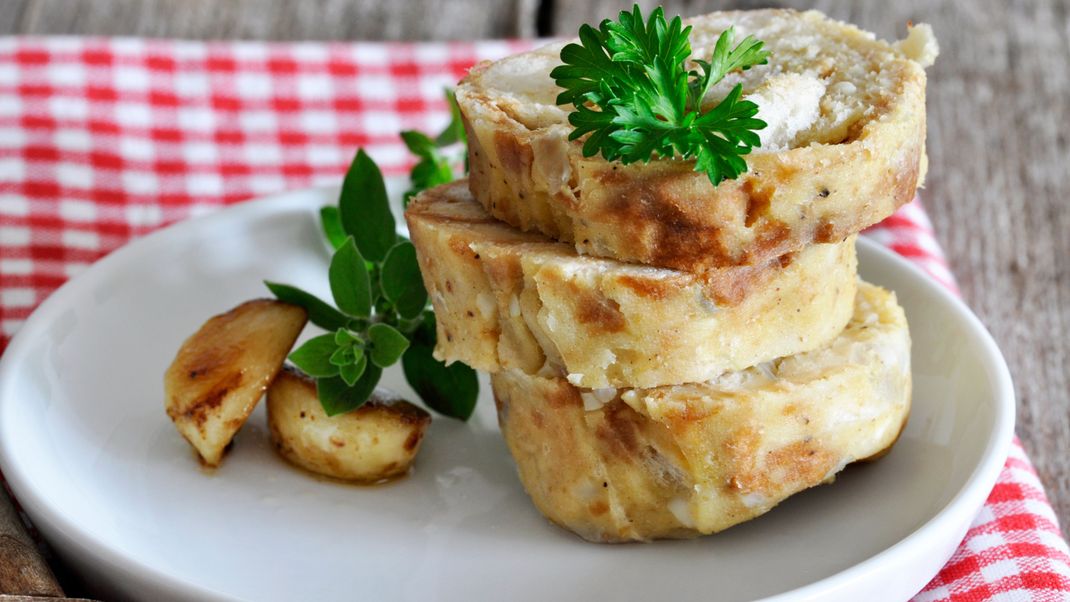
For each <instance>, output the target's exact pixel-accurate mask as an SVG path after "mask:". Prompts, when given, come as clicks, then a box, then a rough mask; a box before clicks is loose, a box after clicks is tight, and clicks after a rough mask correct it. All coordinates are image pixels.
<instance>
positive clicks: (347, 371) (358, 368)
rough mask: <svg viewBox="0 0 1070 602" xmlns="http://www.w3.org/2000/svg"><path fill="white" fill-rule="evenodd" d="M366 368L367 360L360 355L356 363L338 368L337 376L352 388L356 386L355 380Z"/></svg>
mask: <svg viewBox="0 0 1070 602" xmlns="http://www.w3.org/2000/svg"><path fill="white" fill-rule="evenodd" d="M367 367H368V358H367V356H365V355H364V354H363V353H362V354H361V355H360V358H359V359H358V360H357V361H356V362H354V363H352V364H346V365H344V366H340V367H339V368H338V375H339V376H341V377H342V380H344V381H345V382H346V384H347V385H349V386H350V387H352V386H353V385H355V384H357V379H358V378H360V376H361V375H362V374H364V369H365V368H367Z"/></svg>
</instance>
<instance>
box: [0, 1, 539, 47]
mask: <svg viewBox="0 0 1070 602" xmlns="http://www.w3.org/2000/svg"><path fill="white" fill-rule="evenodd" d="M537 3H538V0H464V1H456V0H417V1H410V0H365V1H354V0H78V1H73V0H0V35H2V34H4V33H26V34H78V35H133V36H146V37H174V38H189V39H198V40H205V39H254V40H402V39H410V40H444V39H473V38H487V37H524V36H531V35H534V34H535V29H534V27H535V20H536V19H535V17H536V15H535V13H536V9H537Z"/></svg>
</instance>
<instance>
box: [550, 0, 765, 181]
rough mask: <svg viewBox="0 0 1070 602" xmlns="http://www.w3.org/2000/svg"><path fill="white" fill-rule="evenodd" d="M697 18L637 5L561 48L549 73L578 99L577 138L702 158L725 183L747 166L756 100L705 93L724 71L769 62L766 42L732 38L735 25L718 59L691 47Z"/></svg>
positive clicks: (606, 154)
mask: <svg viewBox="0 0 1070 602" xmlns="http://www.w3.org/2000/svg"><path fill="white" fill-rule="evenodd" d="M690 34H691V27H690V26H688V27H684V26H683V22H682V21H681V20H680V18H679V17H674V18H673V19H671V20H666V18H665V14H664V11H663V10H662V9H661V8H657V9H655V10H653V11H652V12H651V13H650V17H649V18H647V19H644V18H643V14H642V11H641V10H640V9H639V6H638V5H635V6H634V7H633V9H632V10H631V11H624V12H621V13H620V15H619V16H618V19H617V21H616V22H614V21H610V20H608V19H607V20H606V21H603V22H602V24H601V25H600V26H599V28H598V29H595V28H593V27H591V26H590V25H584V26H582V27H581V28H580V32H579V43H571V44H567V45H565V46H564V47H563V48H562V49H561V61H562V63H563V64H562V65H559V66H557V67H555V68H554V69H553V70H552V71H551V72H550V77H552V78H553V79H554V80H555V82H556V83H557V85H558V86H560V87H561V88H562V92H561V93H560V94H559V95H558V97H557V103H558V104H560V105H572V107H573V109H572V112H571V113H570V114H569V117H568V121H569V123H570V124H571V125H572V126H573V130H572V132H571V133H570V134H569V139H570V140H577V139H580V138H584V137H586V138H585V140H584V143H583V155H584V156H586V157H591V156H594V155H597V154H601V155H602V157H603V158H605V159H606V160H607V161H620V162H621V163H625V164H628V163H635V162H644V163H645V162H648V161H651V160H654V159H656V158H662V159H672V158H674V157H680V158H683V159H693V160H695V170H696V171H700V172H705V173H706V174H707V176H708V177H709V179H710V181H711V182H712V183H713V184H714V185H717V184H719V183H720V182H721V181H722V180H725V179H730V178H736V177H738V176H739V175H740V174H741V173H743V172H745V171H747V162H746V161H745V160H744V159H743V156H744V155H746V154H748V153H749V152H750V151H751V149H752V148H754V147H757V146H759V145H760V144H761V140H760V138H759V137H758V135H757V134H756V133H755V132H756V131H757V130H760V129H762V128H764V127H766V124H765V123H764V122H763V121H761V120H759V119H755V118H754V116H755V114H756V113H757V105H755V104H754V103H751V102H748V101H745V100H740V98H739V94H738V93H734V94H729V96H728V97H726V98H725V100H723V101H721V103H720V104H718V105H716V106H715V107H713V108H712V109H710V110H706V111H703V107H702V101H703V98H704V97H705V95H706V92H707V91H708V90H709V89H710V87H711V86H713V85H715V84H716V83H717V82H719V81H721V80H722V79H723V78H724V77H725V75H727V74H728V73H730V72H732V71H736V70H746V69H749V68H751V67H753V66H755V65H760V64H764V63H766V62H767V57H768V55H769V53H768V52H767V51H765V50H763V49H762V47H763V43H762V42H761V41H760V40H756V39H755V38H754V37H751V36H748V37H747V38H746V39H744V40H743V41H742V42H740V43H739V44H737V45H735V47H733V46H732V43H733V39H734V35H735V32H734V29H732V28H729V29H728V30H726V31H724V32H722V33H721V35H720V37H719V38H718V40H717V43H716V45H715V48H714V50H713V54H712V56H711V59H710V61H708V62H707V61H703V60H695V61H694V63H695V64H696V65H697V66H698V69H692V70H690V71H689V70H688V69H687V66H686V65H687V61H688V58H689V57H690V56H691V44H690V41H689V36H690Z"/></svg>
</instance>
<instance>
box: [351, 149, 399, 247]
mask: <svg viewBox="0 0 1070 602" xmlns="http://www.w3.org/2000/svg"><path fill="white" fill-rule="evenodd" d="M338 205H339V209H340V214H341V218H342V227H343V228H345V231H346V233H347V234H349V235H350V236H352V237H353V239H354V240H355V241H356V244H357V248H358V249H360V254H361V255H362V256H363V257H364V258H365V259H367V260H368V261H372V262H378V261H382V260H383V258H384V257H386V252H387V251H389V250H390V247H392V246H394V242H395V241H396V240H397V233H396V232H395V225H394V214H393V213H391V211H390V202H389V199H388V198H387V196H386V184H385V183H384V182H383V174H382V172H380V171H379V166H377V165H376V164H375V162H374V161H372V159H371V157H369V156H368V155H367V153H365V152H364V149H361V150H358V151H357V156H356V157H355V158H354V159H353V163H352V164H351V165H350V166H349V171H348V172H346V177H345V180H344V181H343V182H342V195H341V198H340V199H339V200H338Z"/></svg>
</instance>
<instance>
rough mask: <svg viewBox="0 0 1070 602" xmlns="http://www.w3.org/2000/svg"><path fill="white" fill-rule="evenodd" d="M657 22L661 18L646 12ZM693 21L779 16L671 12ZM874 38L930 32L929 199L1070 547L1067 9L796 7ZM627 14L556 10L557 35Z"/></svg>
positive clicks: (913, 4) (1056, 4) (672, 4)
mask: <svg viewBox="0 0 1070 602" xmlns="http://www.w3.org/2000/svg"><path fill="white" fill-rule="evenodd" d="M644 4H645V5H647V7H648V8H649V6H650V5H652V4H654V3H653V2H650V1H649V0H645V2H644ZM664 4H665V5H666V9H667V10H668V11H669V12H670V13H673V12H676V13H680V14H686V15H693V14H701V13H703V12H708V11H711V10H720V9H725V8H756V7H759V6H769V5H770V4H771V3H769V2H746V1H743V2H740V1H703V2H695V1H686V0H685V1H679V0H673V1H667V2H664ZM772 4H775V5H778V6H789V7H794V8H810V7H813V8H817V9H819V10H822V11H823V12H825V13H827V14H829V15H831V16H833V17H836V18H839V19H844V20H847V21H850V22H853V23H856V24H858V25H859V26H861V27H863V28H865V29H869V30H871V31H874V32H876V33H877V34H878V35H880V36H882V37H885V38H892V37H897V36H902V35H903V33H904V31H905V23H906V22H907V21H914V22H928V23H930V24H932V25H933V27H934V29H935V30H936V34H937V37H938V38H939V40H940V45H941V47H942V54H941V56H940V58H939V59H938V60H937V62H936V65H934V66H933V67H932V68H931V69H930V71H929V94H928V96H929V102H928V107H929V141H928V145H929V157H930V171H929V179H928V183H927V187H926V189H925V191H924V192H923V196H924V198H925V199H926V206H927V207H928V209H929V212H930V214H931V215H932V218H933V222H934V223H935V226H936V230H937V237H938V238H939V240H940V242H941V243H942V244H943V245H944V248H945V250H946V251H947V253H948V256H949V259H950V261H951V265H952V269H953V270H954V272H955V275H956V276H957V277H958V279H959V282H960V284H961V285H962V291H963V294H964V295H965V298H966V301H967V302H968V303H969V304H970V305H971V307H972V308H973V309H974V311H975V312H977V314H978V315H979V316H980V318H981V320H982V321H983V322H984V323H985V325H986V326H987V327H988V328H989V330H990V331H991V332H992V334H993V336H994V337H995V339H996V341H997V342H998V343H999V345H1000V347H1001V348H1002V350H1003V352H1004V354H1005V355H1006V357H1007V361H1008V363H1009V364H1010V367H1011V371H1012V373H1013V375H1014V379H1015V389H1016V392H1017V395H1018V408H1019V414H1018V433H1019V434H1020V435H1021V437H1022V439H1023V441H1024V443H1025V447H1026V448H1027V450H1028V451H1029V453H1030V455H1031V457H1032V459H1033V462H1034V464H1035V465H1036V468H1037V471H1038V472H1039V473H1040V477H1041V480H1042V481H1043V482H1044V484H1045V486H1046V487H1047V490H1048V494H1049V496H1050V497H1051V501H1052V503H1053V504H1054V506H1055V509H1056V514H1057V515H1058V516H1059V518H1060V521H1061V523H1062V528H1063V532H1064V534H1070V201H1068V199H1070V160H1068V157H1070V142H1068V140H1070V137H1068V133H1067V128H1066V124H1067V123H1070V100H1068V99H1070V11H1068V5H1067V3H1066V2H1062V1H1059V0H1046V1H1040V0H1036V1H1030V2H1026V1H1018V2H1001V1H999V0H979V1H970V2H965V1H961V2H953V1H939V2H930V1H926V0H913V1H901V2H882V1H879V0H877V1H867V2H856V1H852V0H815V1H812V2H808V1H805V0H790V1H785V2H776V3H772ZM630 5H631V2H630V1H612V0H594V1H592V0H557V2H556V4H555V9H554V15H553V27H554V30H555V31H556V32H558V33H559V34H560V35H568V34H571V33H572V32H574V31H576V28H577V27H578V25H579V24H580V23H582V22H587V21H597V20H599V19H601V18H604V17H606V16H612V15H614V14H615V13H616V12H617V11H619V10H621V9H622V8H626V7H627V6H630Z"/></svg>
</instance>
